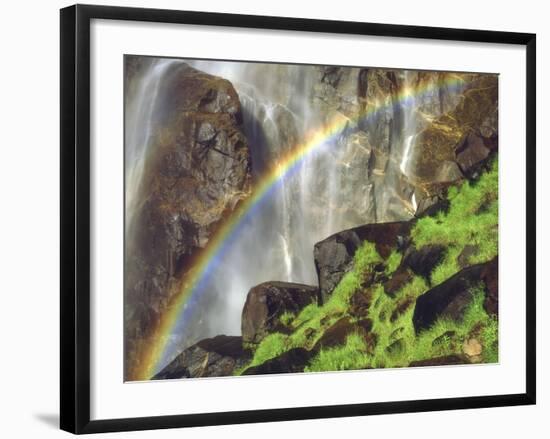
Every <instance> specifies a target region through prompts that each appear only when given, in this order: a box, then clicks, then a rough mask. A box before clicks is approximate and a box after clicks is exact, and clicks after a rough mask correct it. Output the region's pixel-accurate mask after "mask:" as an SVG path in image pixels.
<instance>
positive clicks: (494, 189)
mask: <svg viewBox="0 0 550 439" xmlns="http://www.w3.org/2000/svg"><path fill="white" fill-rule="evenodd" d="M497 169H498V162H497V160H495V161H494V162H493V164H492V165H491V166H490V168H489V170H488V171H487V172H485V173H484V174H482V176H481V177H480V178H479V179H478V180H477V181H475V182H464V183H463V184H462V185H460V186H458V187H451V188H449V189H448V199H449V209H448V211H447V212H440V213H438V214H437V215H436V216H434V217H424V218H420V219H419V220H418V221H417V222H416V224H415V225H414V226H413V228H412V230H411V238H412V242H413V244H414V245H415V246H416V248H418V249H421V248H422V247H423V246H426V245H433V244H438V245H444V246H445V247H446V251H445V254H444V257H443V259H442V261H441V262H440V264H439V265H438V266H436V267H435V268H434V270H433V271H432V273H431V275H430V277H429V280H427V279H424V278H423V277H422V276H419V275H415V276H412V278H411V280H410V281H409V282H407V283H406V284H405V285H404V286H403V287H401V289H400V290H399V291H397V292H396V293H395V294H393V295H392V296H391V297H390V296H389V295H388V294H386V293H385V291H384V287H383V282H384V279H388V278H390V277H391V275H392V274H394V273H395V272H396V270H397V269H398V267H400V265H401V262H402V257H403V255H402V253H401V252H400V251H398V249H394V250H393V251H392V252H391V254H390V255H389V256H388V258H386V259H384V258H382V257H381V256H380V254H379V253H378V252H377V251H376V246H375V244H374V243H371V242H368V241H366V242H364V243H363V245H362V246H361V247H360V248H359V249H358V250H357V251H356V252H355V255H354V264H353V269H352V270H351V271H349V272H348V273H346V274H345V275H344V277H343V278H342V279H341V281H340V282H339V284H338V285H337V286H336V288H335V289H334V291H333V292H332V294H331V295H330V297H329V299H328V300H327V302H326V303H325V304H323V305H322V306H319V305H317V304H313V303H312V304H310V305H308V306H306V307H305V308H304V309H302V311H301V312H299V313H298V314H297V315H294V314H292V313H285V314H283V315H282V316H281V317H280V321H281V323H282V324H283V325H285V326H286V327H287V328H288V329H289V330H290V334H288V335H285V334H281V333H274V334H271V335H268V336H267V337H266V338H264V340H263V341H262V342H261V343H260V344H259V345H257V347H256V348H255V350H254V356H253V359H252V361H251V363H250V364H249V365H248V366H247V367H250V366H256V365H259V364H262V363H263V362H265V361H267V360H269V359H271V358H274V357H276V356H278V355H280V354H282V353H283V352H286V351H288V350H289V349H292V348H296V347H302V348H305V349H308V350H311V349H313V347H314V346H315V344H316V342H317V341H318V340H319V339H320V337H321V336H322V335H323V333H324V332H325V331H326V330H327V329H328V328H329V327H330V326H331V325H333V324H334V323H335V322H336V321H338V320H339V319H342V318H343V317H347V318H348V319H349V320H350V322H357V321H358V318H357V317H352V316H351V315H350V314H349V310H350V299H351V298H352V296H354V294H355V293H358V292H361V293H363V294H365V296H367V297H369V301H370V305H369V307H368V312H367V315H366V316H364V317H362V318H365V317H368V319H370V320H371V321H372V330H371V332H370V333H369V337H370V338H369V339H368V340H367V338H366V336H365V334H364V332H363V333H362V332H360V331H358V332H357V333H352V334H350V335H349V336H348V337H347V338H346V341H345V343H343V344H342V345H340V346H335V347H331V348H328V349H321V350H320V351H319V352H318V353H317V354H316V355H315V356H314V358H313V359H312V360H311V361H310V363H309V365H308V366H307V367H306V369H305V371H307V372H319V371H332V370H349V369H364V368H384V367H386V368H387V367H406V366H408V365H409V364H410V363H411V362H413V361H419V360H427V359H432V358H437V357H443V356H448V355H460V356H463V355H464V352H463V345H464V343H465V342H466V341H468V340H470V339H472V338H475V339H476V340H477V341H478V342H479V343H480V344H481V346H482V350H481V354H480V357H481V358H479V359H478V361H483V362H488V363H489V362H497V361H498V320H497V318H496V317H492V316H489V315H488V314H487V312H486V311H485V309H484V306H483V303H484V299H485V293H484V291H483V289H482V288H481V287H480V286H476V287H473V288H471V289H470V294H471V300H470V302H469V305H468V307H467V309H466V311H465V313H464V316H463V319H462V320H461V321H453V320H450V319H439V320H437V321H436V322H435V323H434V325H432V327H430V328H429V329H427V330H425V331H422V332H420V333H419V334H417V333H416V332H415V328H414V325H413V320H412V317H413V314H414V308H415V303H416V299H417V298H418V297H419V296H420V295H422V294H424V293H425V292H426V291H428V290H429V289H430V288H432V287H433V286H435V285H438V284H440V283H442V282H444V281H445V280H447V279H449V278H450V277H451V276H453V275H454V274H456V273H457V272H458V271H459V270H460V269H461V268H462V267H463V266H464V265H472V264H477V263H482V262H487V261H489V260H491V259H492V258H493V257H495V256H496V255H497V254H498V172H497ZM467 246H470V248H474V247H475V250H476V251H470V252H469V253H468V252H465V248H466V247H467ZM459 261H461V262H459ZM375 272H376V273H378V274H380V275H381V277H382V279H380V277H374V276H373V274H374V273H375ZM378 274H377V276H378ZM366 280H370V281H369V282H370V283H369V282H366ZM244 369H246V368H243V369H241V370H240V371H239V372H238V373H240V372H242V370H244Z"/></svg>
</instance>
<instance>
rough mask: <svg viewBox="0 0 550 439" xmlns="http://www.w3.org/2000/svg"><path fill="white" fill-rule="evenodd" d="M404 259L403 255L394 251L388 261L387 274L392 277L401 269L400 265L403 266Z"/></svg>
mask: <svg viewBox="0 0 550 439" xmlns="http://www.w3.org/2000/svg"><path fill="white" fill-rule="evenodd" d="M402 258H403V255H402V254H401V253H399V252H398V251H397V250H393V251H392V252H391V253H390V255H389V256H388V259H387V260H386V274H387V275H390V274H392V273H394V272H395V270H397V267H399V264H401V259H402Z"/></svg>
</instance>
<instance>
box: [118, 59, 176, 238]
mask: <svg viewBox="0 0 550 439" xmlns="http://www.w3.org/2000/svg"><path fill="white" fill-rule="evenodd" d="M177 62H181V61H177V60H172V59H163V58H160V59H156V60H154V61H152V62H151V63H150V64H149V66H148V68H146V69H145V71H144V73H143V76H142V77H141V78H139V80H138V81H136V83H137V86H138V87H139V88H138V89H137V90H136V91H135V92H134V93H132V95H133V98H132V100H131V101H130V102H127V103H126V116H125V127H124V136H125V159H124V160H125V164H124V166H125V168H124V169H125V180H126V184H125V186H126V224H127V228H128V225H129V224H130V223H131V220H132V215H133V214H134V213H135V210H136V209H135V208H136V203H137V199H138V195H139V187H140V184H141V179H142V176H143V170H144V165H145V161H146V160H147V152H148V149H149V147H150V146H151V143H152V141H153V137H154V128H155V122H156V121H157V114H158V109H159V108H158V107H159V102H158V95H159V88H160V86H161V82H162V78H163V77H164V74H165V72H166V71H167V70H168V67H170V66H171V65H172V64H174V63H177Z"/></svg>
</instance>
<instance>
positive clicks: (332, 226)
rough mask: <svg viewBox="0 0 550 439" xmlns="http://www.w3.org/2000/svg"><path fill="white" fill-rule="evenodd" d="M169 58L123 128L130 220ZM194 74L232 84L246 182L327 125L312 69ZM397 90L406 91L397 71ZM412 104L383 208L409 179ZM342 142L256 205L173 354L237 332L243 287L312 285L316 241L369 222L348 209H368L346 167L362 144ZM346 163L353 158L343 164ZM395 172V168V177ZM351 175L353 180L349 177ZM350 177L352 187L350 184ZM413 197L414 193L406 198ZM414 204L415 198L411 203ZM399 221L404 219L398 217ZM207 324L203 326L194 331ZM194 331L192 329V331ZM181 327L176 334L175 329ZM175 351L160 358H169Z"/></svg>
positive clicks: (155, 68)
mask: <svg viewBox="0 0 550 439" xmlns="http://www.w3.org/2000/svg"><path fill="white" fill-rule="evenodd" d="M173 62H182V61H174V60H158V61H157V62H155V63H153V64H152V65H151V66H150V68H149V70H148V72H147V73H146V74H145V75H144V77H143V80H142V81H141V83H140V88H139V90H138V92H137V94H136V97H135V98H134V100H133V102H132V105H130V106H129V107H128V110H127V111H128V112H129V115H130V117H129V118H128V119H127V125H126V169H127V174H126V179H127V180H126V181H127V193H126V199H127V212H129V215H128V217H131V212H132V211H133V210H134V206H135V203H136V199H137V196H136V195H137V191H138V188H139V183H140V180H141V177H142V172H143V163H144V161H145V160H146V158H147V150H148V148H149V147H150V144H151V139H152V136H153V135H154V132H153V131H154V120H155V117H154V115H155V109H156V108H157V107H158V105H159V103H158V102H156V101H157V96H158V88H159V83H160V82H161V81H162V76H163V74H164V72H166V69H167V68H168V67H169V66H170V65H171V64H172V63H173ZM186 62H187V63H188V64H190V65H192V66H193V67H195V68H197V69H199V70H202V71H205V72H207V73H210V74H213V75H217V76H221V77H223V78H226V79H228V80H230V81H231V82H232V83H233V85H234V86H235V88H236V90H237V92H238V94H239V98H240V100H241V104H242V107H243V115H244V131H245V134H246V136H247V138H248V142H249V146H250V149H251V155H252V172H253V176H255V177H257V176H259V175H262V172H263V171H264V170H265V168H266V166H267V165H269V166H271V165H272V164H273V163H274V162H276V161H277V160H278V159H279V158H280V157H282V156H283V155H284V153H285V151H287V150H288V149H290V148H292V147H293V146H295V145H296V144H297V143H300V141H301V140H303V139H304V138H305V135H306V133H307V132H309V131H311V130H315V129H317V128H319V127H320V126H322V124H323V123H325V122H326V120H325V118H326V115H325V114H323V112H321V111H320V110H319V106H318V105H315V103H314V96H313V90H314V84H315V83H318V81H319V76H318V75H319V73H318V71H317V70H316V69H315V68H313V67H310V66H294V65H265V64H254V63H231V62H209V61H186ZM404 81H405V85H406V86H410V84H409V83H408V82H407V81H410V78H409V76H408V75H407V73H405V79H404ZM414 109H415V105H414V101H413V100H409V101H408V102H407V104H406V105H404V106H403V108H401V112H402V113H403V120H402V124H403V130H402V132H401V133H400V137H399V139H400V142H401V144H400V147H397V148H394V150H392V154H395V157H393V156H392V158H391V160H390V163H395V164H396V165H393V167H390V169H389V170H388V171H386V174H387V175H386V176H385V177H384V178H385V180H384V181H383V183H382V184H383V188H382V189H379V191H378V192H379V193H380V194H383V196H382V195H380V205H382V206H384V205H385V204H384V203H386V204H387V203H389V202H390V201H388V200H390V199H391V197H392V196H394V194H395V187H394V186H395V185H397V184H398V178H397V173H399V171H400V172H401V174H403V175H405V176H407V173H408V172H409V171H410V169H411V163H412V160H413V150H414V130H415V123H414V122H415V116H414ZM347 136H348V134H343V135H342V136H341V137H340V138H337V139H332V140H329V141H327V144H326V145H323V146H322V147H320V148H318V150H319V152H318V153H317V154H315V155H312V156H307V157H306V158H305V159H304V160H303V161H302V162H301V165H300V166H299V168H298V169H297V170H296V172H295V173H293V174H291V175H288V176H286V177H285V178H284V179H283V181H282V183H281V185H280V186H279V187H278V189H277V190H276V191H275V192H274V193H273V194H272V195H271V197H269V198H268V199H267V200H265V202H264V203H263V204H262V207H261V209H260V210H259V211H258V214H257V215H255V216H254V217H253V218H252V219H251V220H250V221H249V222H248V223H247V224H246V229H245V232H244V233H242V234H241V235H239V236H238V239H237V240H236V241H235V242H234V244H233V245H232V247H231V249H230V250H229V252H228V253H227V254H225V257H224V258H223V260H222V261H221V264H220V266H219V267H218V268H217V269H216V270H215V272H213V273H212V275H211V278H210V284H209V286H208V290H207V291H205V292H204V293H203V294H202V295H201V297H200V300H199V301H198V302H197V304H196V305H195V308H196V311H195V313H194V314H193V319H192V320H191V321H188V322H185V325H184V326H180V327H179V328H178V331H180V332H178V333H174V334H172V337H171V338H172V340H173V346H178V348H179V350H181V348H182V347H185V346H188V345H190V344H192V343H193V342H196V341H197V339H200V338H204V337H209V336H214V335H217V334H240V325H241V313H242V307H243V304H244V301H245V299H246V295H247V293H248V291H249V289H250V288H251V287H252V286H254V285H257V284H259V283H261V282H265V281H272V280H283V281H290V282H299V283H306V284H316V283H317V275H316V271H315V266H314V262H313V246H314V244H315V243H316V242H318V241H321V240H322V239H324V238H326V237H328V236H330V235H331V234H333V233H336V232H338V231H341V230H344V229H347V228H350V227H354V226H358V225H361V224H364V223H368V222H371V221H373V219H372V218H364V217H360V216H358V215H351V214H350V213H349V212H348V210H345V209H343V207H344V208H347V207H348V206H349V207H351V208H352V209H353V208H356V207H361V209H362V210H363V211H366V209H367V208H368V207H369V206H368V203H369V201H368V198H367V194H366V189H365V188H368V187H370V186H371V185H372V182H371V181H370V180H369V177H368V173H367V172H366V170H364V169H358V168H357V166H356V165H355V167H354V163H353V160H354V158H355V157H358V156H360V155H361V154H365V151H361V149H363V150H364V146H362V145H361V144H360V143H357V142H351V141H349V138H348V137H347ZM350 157H351V159H350ZM394 168H395V169H394ZM351 173H352V174H351ZM350 175H352V176H353V178H354V179H356V180H352V181H353V185H354V187H351V188H350V187H349V185H350V182H349V180H350V177H349V176H350ZM413 197H414V194H413ZM412 204H413V205H414V206H415V205H416V200H415V199H414V198H413V199H412ZM402 219H404V218H402ZM203 321H206V323H207V324H206V326H204V325H201V324H200V323H201V322H203ZM194 327H200V329H197V330H194V329H193V328H194ZM182 328H184V329H183V330H182ZM176 353H177V351H176V350H175V349H174V350H173V351H172V352H170V353H169V354H168V356H167V357H165V358H166V360H169V359H170V357H171V356H173V355H175V354H176Z"/></svg>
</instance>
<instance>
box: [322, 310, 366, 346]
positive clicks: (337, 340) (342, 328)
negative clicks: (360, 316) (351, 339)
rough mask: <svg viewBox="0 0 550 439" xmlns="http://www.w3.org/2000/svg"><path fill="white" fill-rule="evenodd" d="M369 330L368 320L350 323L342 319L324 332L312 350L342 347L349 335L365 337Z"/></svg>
mask: <svg viewBox="0 0 550 439" xmlns="http://www.w3.org/2000/svg"><path fill="white" fill-rule="evenodd" d="M371 330H372V321H371V320H370V319H365V320H361V321H359V322H351V321H350V319H349V318H348V317H343V318H341V319H340V320H338V321H337V322H336V323H334V324H333V325H332V326H330V327H329V328H328V329H326V330H325V332H324V333H323V335H322V336H321V337H320V338H319V340H318V341H317V343H315V346H314V347H313V349H312V350H313V351H318V350H320V349H327V348H332V347H335V346H339V345H343V344H344V343H345V342H346V339H347V338H348V336H349V335H351V334H354V333H357V334H360V335H362V336H364V337H366V336H367V334H368V333H369V332H370V331H371Z"/></svg>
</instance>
